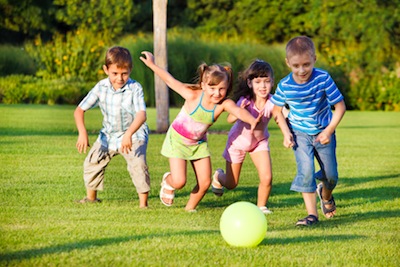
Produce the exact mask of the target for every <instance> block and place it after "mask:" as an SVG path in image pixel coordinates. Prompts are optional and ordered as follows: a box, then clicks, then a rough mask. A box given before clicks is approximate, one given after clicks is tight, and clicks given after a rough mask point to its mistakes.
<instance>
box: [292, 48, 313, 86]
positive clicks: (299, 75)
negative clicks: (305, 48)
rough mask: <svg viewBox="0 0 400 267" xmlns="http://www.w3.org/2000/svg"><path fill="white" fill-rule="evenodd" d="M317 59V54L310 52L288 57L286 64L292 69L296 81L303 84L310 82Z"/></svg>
mask: <svg viewBox="0 0 400 267" xmlns="http://www.w3.org/2000/svg"><path fill="white" fill-rule="evenodd" d="M316 60H317V58H316V57H315V56H312V55H310V54H308V53H305V54H301V55H293V56H291V57H290V58H286V64H287V65H288V67H289V68H290V69H291V70H292V73H293V79H294V80H295V82H296V83H298V84H303V83H306V82H308V80H309V79H310V77H311V74H312V70H313V68H314V64H315V61H316Z"/></svg>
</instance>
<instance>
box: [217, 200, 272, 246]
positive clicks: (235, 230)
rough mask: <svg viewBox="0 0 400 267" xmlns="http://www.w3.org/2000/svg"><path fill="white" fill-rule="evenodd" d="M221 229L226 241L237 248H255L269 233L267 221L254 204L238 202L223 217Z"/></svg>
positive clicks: (227, 209) (226, 210)
mask: <svg viewBox="0 0 400 267" xmlns="http://www.w3.org/2000/svg"><path fill="white" fill-rule="evenodd" d="M219 228H220V231H221V235H222V237H223V238H224V240H225V241H226V242H227V243H228V244H229V245H231V246H235V247H255V246H257V245H258V244H260V243H261V241H263V240H264V238H265V235H266V233H267V219H266V218H265V215H264V213H263V212H262V211H261V210H260V209H259V208H258V207H257V206H256V205H254V204H253V203H250V202H245V201H241V202H236V203H234V204H232V205H230V206H228V207H227V208H226V209H225V210H224V212H223V213H222V215H221V219H220V224H219Z"/></svg>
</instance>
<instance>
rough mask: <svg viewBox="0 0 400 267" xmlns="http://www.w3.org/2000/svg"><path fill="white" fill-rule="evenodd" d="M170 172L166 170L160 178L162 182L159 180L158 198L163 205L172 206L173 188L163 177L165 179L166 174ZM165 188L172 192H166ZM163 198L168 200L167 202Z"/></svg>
mask: <svg viewBox="0 0 400 267" xmlns="http://www.w3.org/2000/svg"><path fill="white" fill-rule="evenodd" d="M169 174H171V173H170V172H166V173H164V175H163V178H162V182H161V189H160V200H161V203H163V204H164V205H165V206H168V207H170V206H172V204H173V203H174V198H175V192H174V191H175V188H173V187H172V186H170V185H169V184H167V182H166V181H165V179H167V176H168V175H169ZM165 190H169V191H172V193H166V192H165ZM165 200H170V201H168V202H166V201H165Z"/></svg>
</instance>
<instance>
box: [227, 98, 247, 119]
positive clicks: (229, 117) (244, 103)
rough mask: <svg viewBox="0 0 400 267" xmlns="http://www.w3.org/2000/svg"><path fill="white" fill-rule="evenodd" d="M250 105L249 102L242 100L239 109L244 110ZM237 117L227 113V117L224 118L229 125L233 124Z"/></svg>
mask: <svg viewBox="0 0 400 267" xmlns="http://www.w3.org/2000/svg"><path fill="white" fill-rule="evenodd" d="M249 104H250V101H248V100H247V99H245V98H244V99H243V100H242V102H241V103H240V107H241V108H245V107H247V106H248V105H249ZM237 119H238V118H237V117H235V116H234V115H233V114H231V113H229V115H228V117H227V118H226V121H227V122H229V123H235V122H236V121H237Z"/></svg>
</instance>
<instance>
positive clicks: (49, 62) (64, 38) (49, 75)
mask: <svg viewBox="0 0 400 267" xmlns="http://www.w3.org/2000/svg"><path fill="white" fill-rule="evenodd" d="M110 43H111V41H110V39H109V37H108V35H107V32H101V33H92V32H90V31H88V30H82V29H81V30H77V31H75V32H69V33H67V34H66V35H61V34H55V35H54V37H53V40H52V41H51V42H48V43H45V44H43V43H42V40H41V38H40V37H38V38H37V39H36V40H35V42H34V43H28V44H26V46H25V47H26V50H27V51H28V53H29V54H30V55H31V56H32V58H33V59H34V60H35V61H36V62H37V64H38V66H39V67H38V72H37V73H36V75H37V76H38V77H42V78H44V79H46V80H53V79H55V80H57V79H60V78H63V79H67V80H69V79H77V78H78V79H81V80H85V81H96V80H97V79H98V78H99V75H103V70H102V68H101V66H102V64H103V62H104V60H103V59H104V56H105V51H106V49H107V46H109V44H110Z"/></svg>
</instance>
